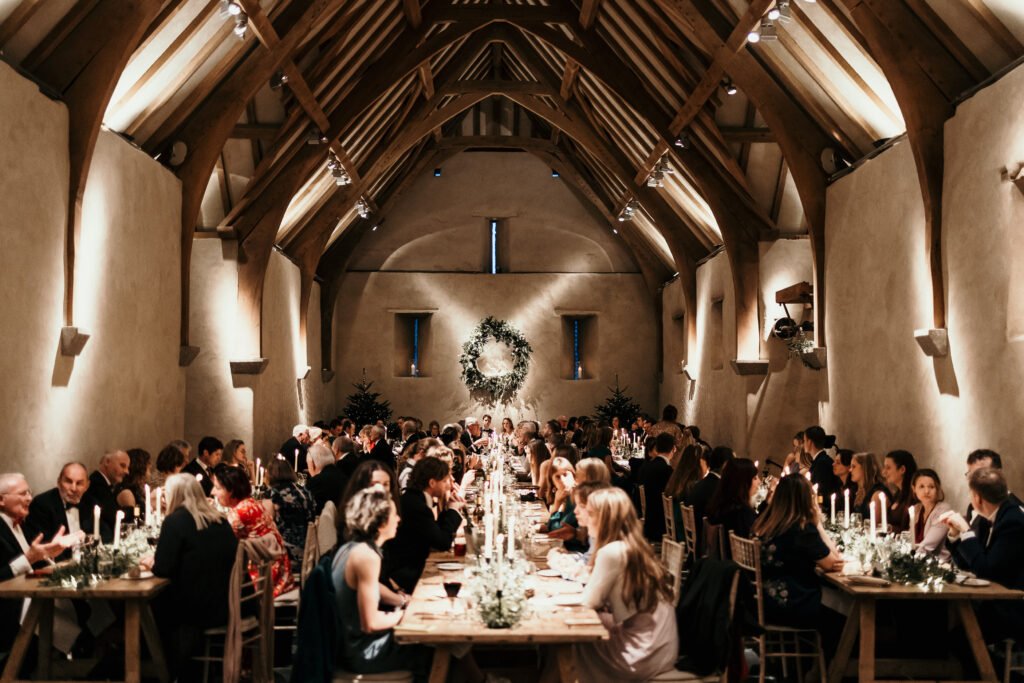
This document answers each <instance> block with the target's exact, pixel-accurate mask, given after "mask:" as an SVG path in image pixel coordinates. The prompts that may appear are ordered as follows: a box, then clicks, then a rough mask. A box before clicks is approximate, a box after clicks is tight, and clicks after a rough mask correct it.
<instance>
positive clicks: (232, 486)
mask: <svg viewBox="0 0 1024 683" xmlns="http://www.w3.org/2000/svg"><path fill="white" fill-rule="evenodd" d="M213 497H214V498H215V499H216V500H217V502H218V503H220V504H221V505H222V506H224V507H226V508H228V520H229V521H230V522H231V528H233V529H234V530H235V535H236V536H238V538H240V539H245V538H259V537H260V536H266V535H267V534H274V536H276V537H277V541H278V543H280V544H281V549H282V550H284V547H285V546H284V539H283V538H282V537H281V533H280V532H279V531H278V530H277V526H276V525H275V524H274V513H273V509H270V510H268V509H267V507H266V506H265V505H264V504H263V503H260V502H259V501H257V500H256V499H254V498H253V497H252V483H251V482H250V481H249V476H248V474H246V472H245V470H243V469H241V468H238V467H231V466H228V465H218V466H217V467H216V468H215V469H214V470H213ZM264 502H265V503H269V501H264ZM249 573H250V575H252V576H253V578H254V579H255V577H256V575H257V573H258V569H257V568H256V566H255V565H254V564H250V566H249ZM270 580H271V582H272V584H273V586H274V597H275V598H276V597H277V596H279V595H281V594H282V593H287V592H288V591H290V590H291V589H292V588H294V586H295V580H294V577H293V576H292V565H291V560H290V559H289V558H288V553H286V552H283V553H282V554H281V556H280V557H279V558H277V559H276V560H275V561H274V564H273V565H272V566H271V568H270Z"/></svg>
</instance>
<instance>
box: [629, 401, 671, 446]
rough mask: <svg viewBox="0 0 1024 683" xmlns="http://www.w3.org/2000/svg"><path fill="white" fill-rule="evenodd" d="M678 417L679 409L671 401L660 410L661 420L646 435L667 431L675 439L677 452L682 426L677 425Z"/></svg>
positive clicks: (655, 434) (656, 434)
mask: <svg viewBox="0 0 1024 683" xmlns="http://www.w3.org/2000/svg"><path fill="white" fill-rule="evenodd" d="M678 419H679V409H678V408H676V407H675V406H674V405H672V404H671V403H670V404H668V405H667V406H665V408H664V410H662V411H661V420H660V421H658V422H655V423H654V425H653V426H652V427H651V430H650V431H649V432H648V433H647V435H648V436H655V437H656V436H658V435H659V434H662V433H664V432H668V433H669V434H671V435H672V438H673V439H674V440H675V447H676V453H678V452H679V450H680V449H682V447H683V428H682V427H681V426H679V423H678V422H677V420H678ZM613 429H614V425H613Z"/></svg>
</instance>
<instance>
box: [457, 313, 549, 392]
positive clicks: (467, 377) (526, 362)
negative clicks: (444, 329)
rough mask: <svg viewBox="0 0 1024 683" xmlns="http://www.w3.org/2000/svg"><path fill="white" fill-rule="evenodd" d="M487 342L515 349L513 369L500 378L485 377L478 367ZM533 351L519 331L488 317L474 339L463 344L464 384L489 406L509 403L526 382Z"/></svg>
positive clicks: (460, 358) (481, 322)
mask: <svg viewBox="0 0 1024 683" xmlns="http://www.w3.org/2000/svg"><path fill="white" fill-rule="evenodd" d="M488 339H493V340H494V341H495V342H497V343H499V344H505V345H506V346H508V347H509V348H510V349H511V350H512V370H511V371H510V372H504V373H501V374H499V375H485V374H484V373H482V372H480V369H479V368H478V367H477V361H478V360H479V359H480V354H481V353H482V352H483V350H484V347H485V346H486V345H487V341H488ZM532 354H533V348H532V347H531V346H530V343H529V342H528V341H526V337H524V336H523V335H522V333H521V332H519V330H517V329H516V328H515V327H514V326H512V325H511V324H509V323H508V322H506V321H504V320H497V319H495V318H493V317H491V316H488V317H486V318H484V319H483V320H481V321H480V324H479V325H477V326H476V329H475V330H474V331H473V334H472V336H470V338H469V340H468V341H467V342H466V343H465V344H463V345H462V355H461V356H460V357H459V364H460V365H461V366H462V381H463V382H465V384H466V387H468V388H469V391H470V393H471V394H473V395H474V397H476V398H478V399H480V400H482V401H483V402H484V403H487V404H489V405H491V404H495V403H508V402H509V401H511V400H512V399H513V398H514V397H515V396H516V394H518V393H519V390H520V389H522V387H523V384H524V383H525V382H526V375H527V373H528V372H529V371H530V356H531V355H532Z"/></svg>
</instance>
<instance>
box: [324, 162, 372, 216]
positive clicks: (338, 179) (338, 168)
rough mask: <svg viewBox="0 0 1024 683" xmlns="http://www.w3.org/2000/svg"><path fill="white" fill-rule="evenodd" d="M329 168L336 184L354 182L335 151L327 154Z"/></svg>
mask: <svg viewBox="0 0 1024 683" xmlns="http://www.w3.org/2000/svg"><path fill="white" fill-rule="evenodd" d="M327 169H328V170H329V171H330V172H331V177H333V178H334V184H335V185H338V186H341V185H348V184H349V183H351V182H352V178H350V177H349V175H348V173H346V172H345V167H344V166H342V165H341V159H339V158H338V157H337V155H336V154H335V153H334V152H330V153H328V155H327ZM360 215H362V214H360ZM363 218H365V216H363Z"/></svg>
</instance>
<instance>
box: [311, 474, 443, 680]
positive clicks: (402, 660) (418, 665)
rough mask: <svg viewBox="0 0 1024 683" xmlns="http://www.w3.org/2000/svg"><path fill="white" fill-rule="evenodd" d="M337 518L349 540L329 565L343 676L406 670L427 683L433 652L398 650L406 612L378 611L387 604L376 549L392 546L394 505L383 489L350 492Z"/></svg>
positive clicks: (395, 521) (417, 647)
mask: <svg viewBox="0 0 1024 683" xmlns="http://www.w3.org/2000/svg"><path fill="white" fill-rule="evenodd" d="M428 512H429V510H428ZM339 517H340V518H341V519H344V520H345V537H346V538H347V539H348V542H347V543H345V544H344V545H343V546H341V548H339V549H338V552H337V553H336V554H335V556H334V562H333V564H332V566H331V576H332V579H333V582H334V591H335V599H336V600H337V603H336V604H337V609H338V621H337V623H338V625H339V627H340V630H341V633H340V650H339V653H338V661H339V663H340V664H341V666H342V667H343V668H344V669H345V671H348V672H352V673H357V674H371V673H383V672H387V671H395V670H406V671H411V672H412V673H413V675H414V676H415V680H417V681H422V680H426V677H427V674H428V672H429V670H430V662H431V659H432V656H433V653H432V652H431V650H429V649H428V648H426V647H423V646H421V645H399V644H398V643H397V642H396V641H395V637H394V632H393V629H394V627H395V626H397V625H398V623H399V622H400V621H401V620H402V617H403V616H405V612H404V611H403V610H401V609H396V610H394V611H390V612H384V611H381V609H380V605H381V603H382V602H385V603H386V597H385V595H384V594H383V593H382V592H381V584H380V580H381V573H382V572H381V567H382V559H381V551H380V548H381V546H384V547H387V546H388V545H390V543H392V542H393V539H395V538H396V530H397V529H398V526H399V517H398V511H397V510H396V509H395V503H394V501H393V500H392V499H391V496H389V495H388V494H387V492H386V490H382V489H380V488H378V487H371V488H367V489H362V490H360V491H356V492H355V494H354V495H353V496H352V498H351V500H349V501H348V503H347V504H346V507H345V509H344V514H342V515H339ZM402 523H403V524H404V523H405V520H404V519H403V520H402ZM403 602H404V600H403ZM400 606H402V607H404V604H401V603H400Z"/></svg>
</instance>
